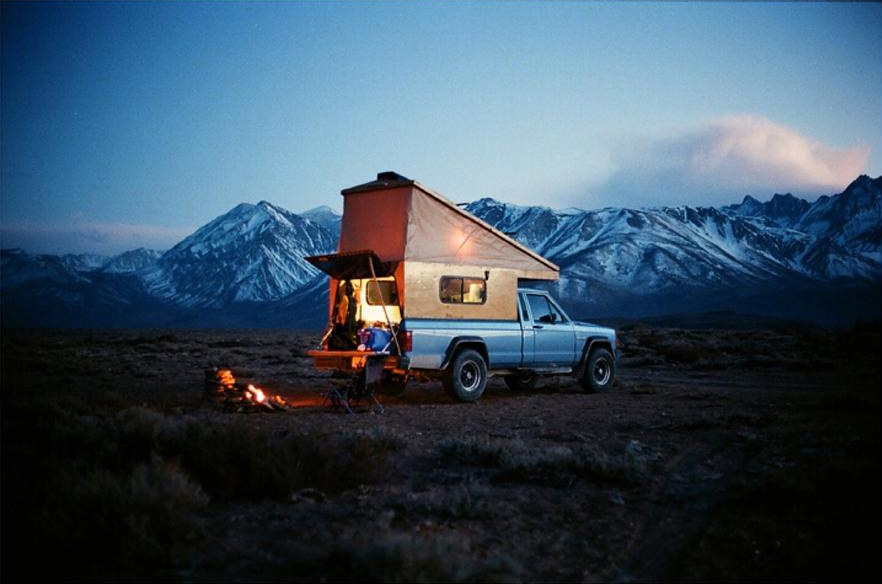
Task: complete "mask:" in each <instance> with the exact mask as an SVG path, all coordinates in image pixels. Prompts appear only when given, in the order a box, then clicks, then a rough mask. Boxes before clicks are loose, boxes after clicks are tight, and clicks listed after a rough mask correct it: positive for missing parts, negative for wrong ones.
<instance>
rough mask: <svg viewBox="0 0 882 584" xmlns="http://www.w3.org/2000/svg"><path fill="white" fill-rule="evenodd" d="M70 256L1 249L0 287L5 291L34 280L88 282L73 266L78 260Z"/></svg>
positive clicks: (64, 282)
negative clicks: (72, 259)
mask: <svg viewBox="0 0 882 584" xmlns="http://www.w3.org/2000/svg"><path fill="white" fill-rule="evenodd" d="M70 258H71V256H63V257H59V256H55V255H49V254H40V255H30V254H28V253H26V252H25V251H24V250H21V249H17V248H16V249H4V250H0V288H2V289H3V290H4V292H5V291H6V290H12V289H14V288H16V287H19V286H22V285H23V284H26V283H28V282H31V281H34V280H38V281H46V282H54V283H57V284H76V283H81V282H88V279H87V278H86V277H85V276H82V275H81V274H80V273H79V271H78V270H77V269H76V268H75V267H73V266H75V265H77V262H74V261H71V260H70Z"/></svg>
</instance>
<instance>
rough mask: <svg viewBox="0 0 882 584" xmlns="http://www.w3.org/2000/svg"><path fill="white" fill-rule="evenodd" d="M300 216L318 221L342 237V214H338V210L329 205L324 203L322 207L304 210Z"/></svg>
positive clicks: (314, 221)
mask: <svg viewBox="0 0 882 584" xmlns="http://www.w3.org/2000/svg"><path fill="white" fill-rule="evenodd" d="M300 216H301V217H303V218H305V219H309V220H310V221H312V222H313V223H318V224H319V225H321V226H322V227H324V228H325V229H327V230H328V231H330V232H331V233H332V234H333V235H334V236H335V237H337V238H339V237H340V222H341V220H342V219H343V217H342V216H341V215H338V214H337V213H336V211H334V210H333V209H331V208H330V207H328V206H327V205H322V206H320V207H315V208H313V209H310V210H309V211H304V212H303V213H300Z"/></svg>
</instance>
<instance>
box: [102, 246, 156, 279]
mask: <svg viewBox="0 0 882 584" xmlns="http://www.w3.org/2000/svg"><path fill="white" fill-rule="evenodd" d="M162 254H163V252H161V251H157V250H155V249H145V248H143V247H139V248H138V249H133V250H131V251H126V252H123V253H121V254H119V255H117V256H114V257H112V258H110V259H108V260H107V261H105V262H104V263H103V264H102V265H101V271H102V272H105V273H108V274H128V273H131V272H137V271H140V270H143V269H145V268H150V267H153V266H154V265H156V262H157V261H159V258H160V257H162Z"/></svg>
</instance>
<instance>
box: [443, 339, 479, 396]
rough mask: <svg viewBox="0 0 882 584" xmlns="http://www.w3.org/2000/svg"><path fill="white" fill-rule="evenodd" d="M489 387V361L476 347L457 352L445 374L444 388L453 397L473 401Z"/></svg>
mask: <svg viewBox="0 0 882 584" xmlns="http://www.w3.org/2000/svg"><path fill="white" fill-rule="evenodd" d="M485 387H487V362H486V361H484V357H483V356H482V355H481V354H480V353H479V352H477V351H475V350H474V349H463V350H462V351H460V352H459V353H457V354H456V357H455V358H454V359H453V363H451V364H450V368H449V369H448V370H447V374H446V375H445V376H444V389H445V390H446V391H447V393H448V395H450V397H452V398H453V399H455V400H457V401H461V402H473V401H475V400H477V399H478V398H480V397H481V395H483V393H484V388H485Z"/></svg>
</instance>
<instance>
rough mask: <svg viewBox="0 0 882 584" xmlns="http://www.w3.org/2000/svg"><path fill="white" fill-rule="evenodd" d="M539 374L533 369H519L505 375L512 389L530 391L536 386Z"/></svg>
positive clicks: (506, 381)
mask: <svg viewBox="0 0 882 584" xmlns="http://www.w3.org/2000/svg"><path fill="white" fill-rule="evenodd" d="M537 379H538V376H537V375H536V374H535V373H533V372H532V371H518V372H517V373H512V374H511V375H506V376H505V384H506V385H507V386H508V388H509V389H510V390H512V391H530V390H531V389H533V388H534V387H536V380H537Z"/></svg>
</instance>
